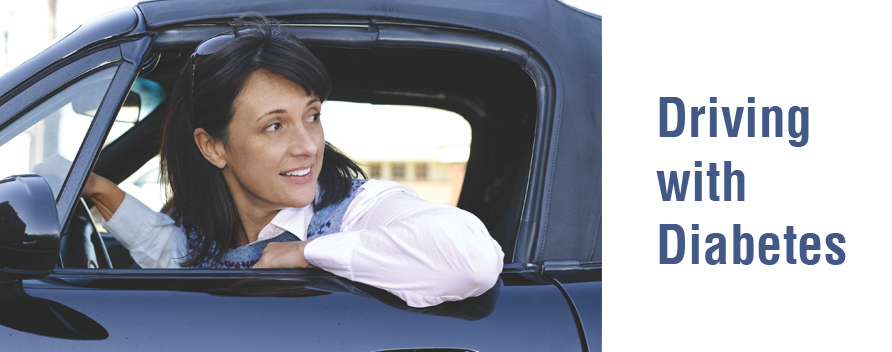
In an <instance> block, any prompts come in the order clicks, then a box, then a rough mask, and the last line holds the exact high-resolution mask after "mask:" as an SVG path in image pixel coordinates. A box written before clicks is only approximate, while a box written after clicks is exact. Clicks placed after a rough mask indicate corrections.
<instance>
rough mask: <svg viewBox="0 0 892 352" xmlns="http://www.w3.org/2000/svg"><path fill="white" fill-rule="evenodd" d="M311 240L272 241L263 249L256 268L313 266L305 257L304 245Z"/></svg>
mask: <svg viewBox="0 0 892 352" xmlns="http://www.w3.org/2000/svg"><path fill="white" fill-rule="evenodd" d="M310 242H312V240H310V241H289V242H272V243H270V244H268V245H267V246H266V248H264V249H263V254H262V255H261V256H260V260H259V261H257V264H254V268H257V269H270V268H312V267H313V265H312V264H310V262H308V261H307V259H306V258H304V247H306V246H307V244H308V243H310Z"/></svg>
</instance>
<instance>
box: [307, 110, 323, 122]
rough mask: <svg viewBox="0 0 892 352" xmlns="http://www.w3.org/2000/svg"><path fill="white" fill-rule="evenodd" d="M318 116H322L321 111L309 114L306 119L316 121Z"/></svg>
mask: <svg viewBox="0 0 892 352" xmlns="http://www.w3.org/2000/svg"><path fill="white" fill-rule="evenodd" d="M320 117H322V113H321V112H317V113H315V114H312V115H310V117H309V118H308V119H307V120H309V121H310V122H317V121H319V118H320Z"/></svg>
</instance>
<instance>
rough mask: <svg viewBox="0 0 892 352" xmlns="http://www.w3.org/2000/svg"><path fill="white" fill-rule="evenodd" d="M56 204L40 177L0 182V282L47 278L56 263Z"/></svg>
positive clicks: (57, 252)
mask: <svg viewBox="0 0 892 352" xmlns="http://www.w3.org/2000/svg"><path fill="white" fill-rule="evenodd" d="M59 232H60V231H59V219H58V216H57V215H56V201H55V198H54V197H53V191H52V190H51V189H50V186H49V184H47V183H46V180H44V179H43V177H40V176H39V175H18V176H10V177H7V178H5V179H2V180H0V281H11V280H20V279H26V278H36V277H44V276H47V275H49V274H50V273H51V272H52V271H53V268H54V267H55V266H56V262H57V261H58V260H59Z"/></svg>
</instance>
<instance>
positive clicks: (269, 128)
mask: <svg viewBox="0 0 892 352" xmlns="http://www.w3.org/2000/svg"><path fill="white" fill-rule="evenodd" d="M280 128H282V124H281V123H278V122H276V123H273V124H270V125H269V126H266V128H264V129H263V130H264V131H266V132H275V131H278V130H279V129H280Z"/></svg>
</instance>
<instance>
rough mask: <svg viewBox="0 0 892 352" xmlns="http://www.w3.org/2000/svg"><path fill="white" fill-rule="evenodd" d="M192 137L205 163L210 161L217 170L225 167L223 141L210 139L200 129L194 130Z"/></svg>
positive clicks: (205, 132)
mask: <svg viewBox="0 0 892 352" xmlns="http://www.w3.org/2000/svg"><path fill="white" fill-rule="evenodd" d="M192 136H193V137H194V138H195V145H197V146H198V150H200V151H201V154H202V155H204V158H205V159H207V161H210V162H211V164H214V166H216V167H217V168H218V169H222V168H223V167H224V166H226V149H225V148H224V147H223V141H220V140H218V139H216V138H214V137H211V135H210V134H208V133H207V131H205V130H204V128H201V127H199V128H196V129H195V132H193V133H192Z"/></svg>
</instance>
